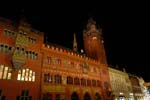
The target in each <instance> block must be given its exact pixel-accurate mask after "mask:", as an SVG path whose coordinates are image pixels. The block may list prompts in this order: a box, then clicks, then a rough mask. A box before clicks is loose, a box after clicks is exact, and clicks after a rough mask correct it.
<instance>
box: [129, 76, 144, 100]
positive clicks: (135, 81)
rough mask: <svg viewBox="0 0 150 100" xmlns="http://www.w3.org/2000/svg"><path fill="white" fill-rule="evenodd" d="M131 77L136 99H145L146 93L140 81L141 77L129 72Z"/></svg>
mask: <svg viewBox="0 0 150 100" xmlns="http://www.w3.org/2000/svg"><path fill="white" fill-rule="evenodd" d="M129 79H130V81H131V84H132V90H133V95H134V99H135V100H143V97H144V94H143V92H142V88H141V85H140V82H139V79H138V77H137V76H136V75H133V74H129Z"/></svg>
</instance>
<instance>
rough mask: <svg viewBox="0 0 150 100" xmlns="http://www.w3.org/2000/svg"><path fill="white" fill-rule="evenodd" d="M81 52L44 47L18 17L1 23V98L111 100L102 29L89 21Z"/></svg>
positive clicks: (41, 36) (40, 34)
mask: <svg viewBox="0 0 150 100" xmlns="http://www.w3.org/2000/svg"><path fill="white" fill-rule="evenodd" d="M83 40H84V51H85V53H84V52H82V53H79V52H77V41H76V37H75V35H74V43H73V50H70V49H67V48H64V47H62V46H58V45H55V44H50V43H44V33H43V32H39V31H38V30H35V29H33V28H32V27H31V25H30V24H28V23H27V21H26V20H25V19H24V18H23V19H22V20H20V22H19V23H14V22H12V21H10V20H7V19H4V18H1V19H0V100H111V91H112V90H111V85H110V79H109V72H108V65H107V61H106V55H105V50H104V44H103V38H102V30H101V29H98V28H97V27H96V22H95V21H94V20H93V19H90V20H89V21H88V23H87V27H86V29H85V30H84V31H83ZM125 91H126V90H125Z"/></svg>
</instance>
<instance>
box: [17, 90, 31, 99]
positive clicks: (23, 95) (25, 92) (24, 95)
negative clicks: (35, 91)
mask: <svg viewBox="0 0 150 100" xmlns="http://www.w3.org/2000/svg"><path fill="white" fill-rule="evenodd" d="M16 100H32V96H29V91H28V90H22V92H21V96H17V97H16Z"/></svg>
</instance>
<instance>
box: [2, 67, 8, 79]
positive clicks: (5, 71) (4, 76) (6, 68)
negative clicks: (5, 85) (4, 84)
mask: <svg viewBox="0 0 150 100" xmlns="http://www.w3.org/2000/svg"><path fill="white" fill-rule="evenodd" d="M7 72H8V67H5V68H4V75H3V79H6V78H7Z"/></svg>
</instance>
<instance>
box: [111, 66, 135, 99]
mask: <svg viewBox="0 0 150 100" xmlns="http://www.w3.org/2000/svg"><path fill="white" fill-rule="evenodd" d="M109 74H110V84H111V87H112V94H113V100H134V97H133V91H132V86H131V82H130V80H129V76H128V73H126V71H125V69H124V71H121V70H118V69H115V68H111V67H109Z"/></svg>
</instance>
